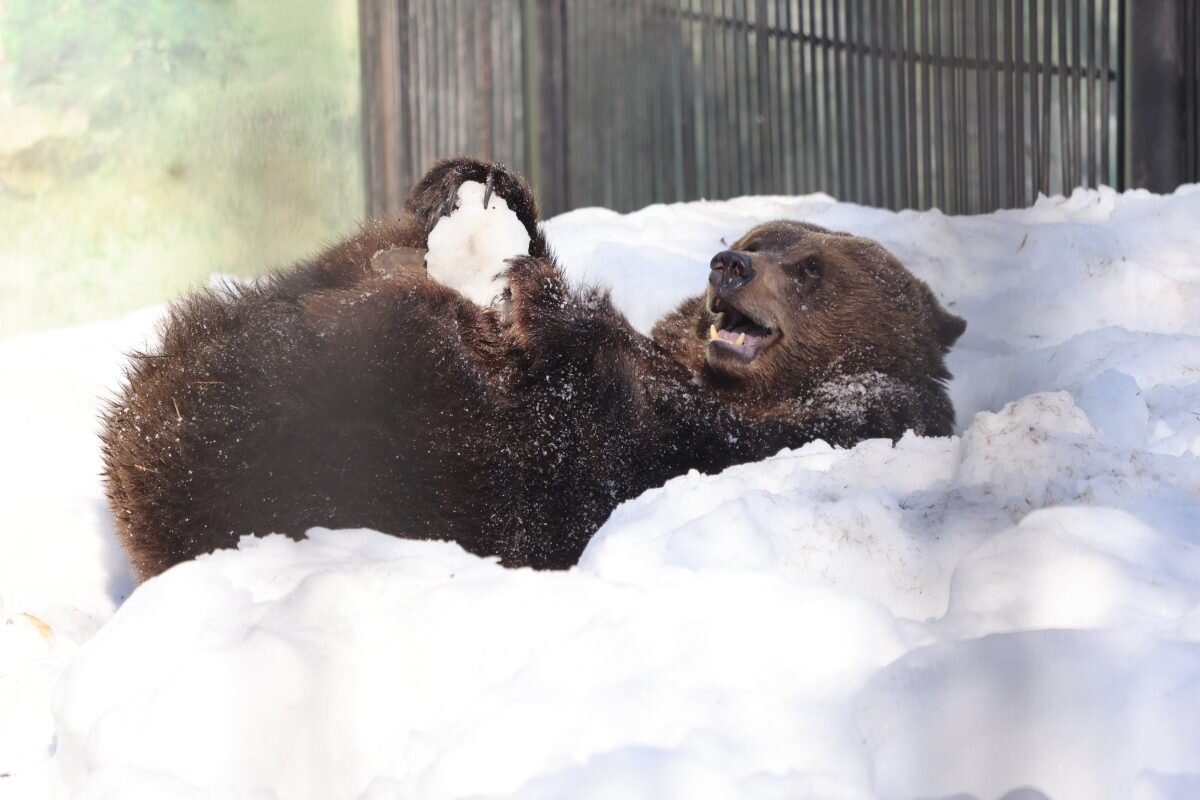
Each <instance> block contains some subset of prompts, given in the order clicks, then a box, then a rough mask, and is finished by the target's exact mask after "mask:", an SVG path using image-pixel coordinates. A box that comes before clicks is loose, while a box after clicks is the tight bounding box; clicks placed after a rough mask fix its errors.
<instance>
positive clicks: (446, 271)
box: [425, 181, 529, 306]
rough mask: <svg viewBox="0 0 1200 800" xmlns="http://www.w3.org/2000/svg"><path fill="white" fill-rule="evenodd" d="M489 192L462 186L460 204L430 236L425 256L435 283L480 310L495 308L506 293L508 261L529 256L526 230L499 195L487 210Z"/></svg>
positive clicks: (479, 185)
mask: <svg viewBox="0 0 1200 800" xmlns="http://www.w3.org/2000/svg"><path fill="white" fill-rule="evenodd" d="M484 191H485V189H484V185H483V184H482V183H478V182H476V181H464V182H463V184H462V185H461V186H459V187H458V205H457V206H456V207H455V209H454V211H453V212H452V213H451V214H450V215H449V216H445V217H442V218H441V219H440V220H438V223H437V224H436V225H434V226H433V230H432V231H430V232H429V250H428V252H427V253H426V255H425V266H426V267H427V268H428V270H429V276H430V277H431V278H433V279H434V280H436V281H438V282H439V283H442V284H444V285H446V286H449V287H450V288H451V289H457V290H458V291H460V292H462V293H463V295H465V296H466V297H467V298H468V299H469V300H472V301H474V302H476V303H478V304H479V305H481V306H486V305H491V303H492V302H493V301H495V300H497V299H498V298H499V297H500V296H501V293H502V292H503V291H504V288H505V286H506V282H505V280H504V277H503V273H504V269H505V264H504V261H505V259H508V258H512V257H513V256H518V255H528V253H529V232H528V231H526V230H525V226H524V225H522V224H521V221H520V220H519V219H517V215H516V214H515V213H513V212H512V211H510V210H509V208H508V203H507V202H505V200H504V198H502V197H500V196H499V195H497V194H495V193H493V194H492V196H491V198H490V200H489V201H488V206H487V208H484V207H483V195H484Z"/></svg>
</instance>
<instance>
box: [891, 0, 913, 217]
mask: <svg viewBox="0 0 1200 800" xmlns="http://www.w3.org/2000/svg"><path fill="white" fill-rule="evenodd" d="M890 5H891V7H892V10H893V12H895V14H896V16H893V17H892V20H891V22H892V24H891V25H889V26H888V31H889V34H890V35H889V37H888V41H889V44H890V46H891V51H892V72H893V74H894V75H895V80H896V83H895V90H896V123H897V124H896V131H897V136H896V152H895V156H894V157H895V159H896V167H897V172H899V173H900V174H899V187H898V188H899V191H898V192H897V194H896V197H895V198H894V200H893V202H894V203H895V205H894V206H893V207H894V208H904V207H908V206H909V202H908V167H909V164H908V135H909V133H910V131H909V129H908V75H907V71H906V64H905V61H906V59H905V52H904V18H905V17H906V16H908V9H907V8H906V0H892V2H891V3H890Z"/></svg>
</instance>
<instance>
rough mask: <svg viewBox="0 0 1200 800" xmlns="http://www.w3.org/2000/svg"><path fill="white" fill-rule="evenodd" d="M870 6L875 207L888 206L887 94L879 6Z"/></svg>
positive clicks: (873, 4) (872, 1)
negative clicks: (872, 59)
mask: <svg viewBox="0 0 1200 800" xmlns="http://www.w3.org/2000/svg"><path fill="white" fill-rule="evenodd" d="M869 2H870V4H871V35H870V42H871V55H872V58H874V60H875V64H874V67H875V68H874V73H875V76H874V80H872V82H871V100H872V101H874V102H872V109H871V112H872V115H871V138H872V139H874V140H875V163H874V164H871V167H872V169H871V172H872V173H874V178H875V200H874V203H875V205H878V206H884V207H887V206H888V204H889V203H888V201H889V199H890V198H889V196H888V180H887V162H888V158H886V157H884V149H883V145H884V140H886V138H887V133H886V131H887V121H886V120H884V118H883V97H884V95H886V94H887V91H886V90H884V86H883V70H884V67H883V26H882V25H881V24H880V4H878V0H869ZM889 155H890V154H889Z"/></svg>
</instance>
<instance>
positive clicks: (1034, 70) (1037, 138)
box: [1029, 0, 1042, 200]
mask: <svg viewBox="0 0 1200 800" xmlns="http://www.w3.org/2000/svg"><path fill="white" fill-rule="evenodd" d="M1038 2H1039V0H1029V158H1030V160H1029V178H1030V192H1029V199H1030V200H1032V199H1033V198H1034V197H1035V196H1036V195H1037V193H1038V190H1039V189H1040V187H1041V185H1042V116H1041V109H1042V104H1041V96H1040V92H1039V89H1040V88H1041V56H1040V55H1039V53H1040V50H1039V49H1038V45H1039V44H1040V42H1041V40H1040V39H1039V38H1038V22H1039V21H1040V20H1041V9H1040V8H1039V7H1038Z"/></svg>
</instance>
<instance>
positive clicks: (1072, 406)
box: [0, 186, 1200, 800]
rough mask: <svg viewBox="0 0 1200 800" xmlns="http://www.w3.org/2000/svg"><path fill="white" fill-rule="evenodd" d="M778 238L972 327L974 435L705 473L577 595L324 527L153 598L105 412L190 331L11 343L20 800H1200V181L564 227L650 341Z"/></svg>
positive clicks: (3, 680)
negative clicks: (103, 438)
mask: <svg viewBox="0 0 1200 800" xmlns="http://www.w3.org/2000/svg"><path fill="white" fill-rule="evenodd" d="M480 205H481V206H482V203H480ZM480 210H481V211H482V208H481V209H480ZM779 217H789V218H797V219H806V220H810V221H813V222H816V223H819V224H822V225H826V226H829V227H832V228H836V229H842V230H849V231H852V232H855V233H858V234H862V235H866V236H870V237H873V238H876V239H878V240H879V241H881V242H882V243H883V244H884V245H885V246H887V247H888V248H890V249H891V250H892V251H893V252H894V253H896V254H897V255H898V256H899V257H900V259H901V260H902V261H904V262H905V263H906V264H907V265H908V266H909V268H910V269H912V271H913V272H915V273H916V274H917V275H919V276H920V277H922V278H924V279H925V280H927V281H928V282H929V283H930V284H931V285H932V286H933V287H934V289H935V291H937V293H938V294H939V295H940V296H941V297H942V298H943V300H944V301H945V302H946V303H947V305H948V306H949V307H950V308H951V309H952V310H953V311H955V312H956V313H958V314H960V315H962V316H963V317H965V318H966V319H967V320H968V323H969V327H968V329H967V332H966V334H965V335H964V337H963V338H962V340H961V341H960V342H959V344H958V346H957V347H956V348H955V349H954V351H953V353H952V355H951V357H950V366H951V369H952V371H953V372H954V373H955V379H954V381H953V383H952V385H951V390H952V394H953V398H954V401H955V404H956V406H957V409H958V418H959V435H958V436H955V437H952V438H940V439H939V438H928V439H925V438H918V437H915V436H907V437H905V438H904V439H902V440H901V441H900V442H898V443H897V444H895V445H893V444H892V443H891V442H888V441H868V442H863V443H861V444H860V445H858V446H857V447H855V448H853V449H850V450H838V449H833V448H831V447H829V446H827V445H826V444H824V443H822V442H815V443H813V444H810V445H808V446H805V447H802V448H800V449H798V450H794V451H784V452H781V453H779V454H778V455H776V456H774V457H772V458H769V459H767V460H765V461H763V462H761V463H756V464H747V465H743V466H738V467H734V468H731V469H729V470H727V471H725V472H724V473H722V474H719V475H701V474H697V473H693V474H689V475H686V476H681V477H679V478H676V479H674V480H672V481H670V482H668V483H667V484H666V485H665V486H663V487H661V488H657V489H653V490H650V491H648V492H646V493H645V494H644V495H642V496H641V497H639V498H637V499H634V500H632V501H630V502H627V503H625V504H624V505H622V506H621V507H619V508H618V509H617V510H616V511H615V512H614V513H613V515H612V517H611V519H609V521H608V522H607V524H605V525H604V527H603V528H602V529H601V530H600V531H599V532H598V533H597V535H596V536H595V538H594V539H593V541H592V543H591V545H590V546H589V548H588V550H587V552H586V553H585V554H584V557H583V560H582V562H581V564H580V565H579V566H578V567H577V568H575V569H573V570H570V571H569V572H564V573H535V572H532V571H529V570H504V569H502V568H500V567H498V566H497V565H496V564H495V563H492V562H490V561H487V560H483V559H479V558H476V557H474V556H470V555H468V554H466V553H465V552H463V551H462V550H461V549H460V548H459V547H457V546H456V545H454V544H450V543H441V542H412V541H404V540H400V539H396V538H393V537H389V536H386V535H383V534H380V533H377V532H374V531H366V530H357V531H328V530H322V529H314V530H312V531H310V532H309V535H308V538H307V540H305V541H300V542H295V541H292V540H290V539H286V538H284V537H282V536H277V535H273V536H268V537H265V538H262V539H253V538H247V539H244V540H243V541H242V543H241V545H240V547H239V549H237V550H229V551H221V552H218V553H215V554H213V555H211V556H207V557H203V558H201V559H198V560H197V561H195V562H192V563H188V564H183V565H180V566H178V567H176V568H174V569H172V570H170V571H168V572H167V573H165V574H163V575H162V576H160V577H158V578H156V579H154V580H151V581H149V582H148V583H146V584H145V585H143V586H141V587H139V588H138V589H137V590H136V591H132V594H131V590H132V582H131V580H130V577H129V570H128V565H127V564H126V562H125V560H124V557H123V555H122V554H121V551H120V549H119V547H118V545H117V543H116V541H115V538H114V534H113V532H112V528H111V525H110V523H109V520H108V516H107V512H106V509H105V507H104V503H103V492H102V487H101V483H100V478H99V476H98V473H99V469H100V464H99V452H98V445H97V442H96V439H95V429H96V415H97V413H98V411H99V409H100V407H101V403H102V401H103V399H104V398H105V397H107V396H110V393H111V391H112V389H113V388H114V387H115V386H116V385H117V384H118V380H119V376H120V373H121V368H122V363H123V362H122V356H121V354H122V352H124V351H126V350H129V349H131V348H133V347H135V346H137V345H138V344H139V343H140V342H142V341H144V340H146V339H147V338H148V337H150V336H152V332H153V323H154V321H155V320H156V319H157V318H158V317H159V316H160V315H161V309H148V310H146V311H145V312H142V313H139V314H135V315H133V316H131V317H128V318H126V319H123V320H118V321H114V322H112V323H109V324H100V325H92V326H89V327H86V328H76V329H70V330H61V331H56V332H51V333H41V334H33V335H26V336H21V337H18V338H15V339H10V340H8V341H5V342H0V375H3V376H4V382H3V387H4V388H3V390H2V391H0V425H2V426H3V434H2V436H3V442H4V445H3V453H4V454H3V456H2V457H0V470H2V472H0V489H2V491H3V492H4V493H5V495H4V497H3V499H2V501H0V507H2V508H3V509H4V516H3V520H4V522H3V528H2V529H0V623H2V624H0V797H4V798H8V797H19V798H24V797H37V798H40V797H47V796H59V797H68V796H69V797H73V798H81V799H82V800H92V799H94V798H95V799H99V798H155V799H156V800H157V799H158V798H165V799H166V800H174V799H176V798H178V799H179V800H183V798H188V799H189V800H191V799H193V798H206V799H209V800H212V799H213V798H255V800H267V799H268V798H280V799H281V800H282V799H283V798H321V799H328V798H359V799H360V800H395V799H397V798H406V799H407V798H582V799H584V800H591V799H596V800H599V799H600V798H605V799H606V800H607V799H608V798H617V799H620V800H627V799H628V800H639V799H645V800H651V799H657V798H726V797H737V798H763V799H769V800H782V799H783V798H789V799H790V798H839V799H843V800H845V799H849V798H872V797H878V798H915V797H922V798H933V797H949V796H954V797H977V798H988V799H989V800H990V799H991V798H997V797H1001V796H1004V797H1006V798H1009V800H1015V799H1016V798H1025V799H1026V800H1028V799H1029V798H1039V797H1051V798H1089V799H1091V798H1125V797H1134V798H1142V799H1143V800H1149V799H1150V798H1156V799H1159V800H1161V799H1162V798H1175V799H1178V800H1182V798H1195V797H1198V796H1200V187H1195V186H1193V187H1184V188H1182V189H1180V190H1179V191H1177V192H1176V193H1175V194H1174V195H1170V196H1154V195H1150V194H1147V193H1144V192H1127V193H1124V194H1117V193H1115V192H1113V191H1110V190H1107V189H1101V190H1099V191H1082V190H1081V191H1077V192H1075V193H1074V194H1073V195H1072V196H1071V197H1069V198H1062V197H1057V198H1044V199H1041V200H1039V201H1038V202H1037V204H1036V205H1034V206H1033V207H1032V208H1029V209H1026V210H1021V211H1009V212H1001V213H997V214H991V215H986V216H973V217H947V216H944V215H942V214H940V213H938V212H936V211H933V212H927V213H915V212H902V213H892V212H888V211H881V210H875V209H869V208H862V207H859V206H855V205H851V204H846V203H838V202H835V201H833V200H832V199H830V198H828V197H825V196H808V197H801V198H782V197H759V198H742V199H738V200H733V201H729V202H697V203H689V204H680V205H671V206H664V205H659V206H652V207H649V208H646V209H644V210H642V211H639V212H637V213H633V214H627V215H619V214H615V213H612V212H609V211H605V210H600V209H587V210H581V211H576V212H572V213H569V214H565V215H563V216H560V217H558V218H556V219H554V220H551V221H550V222H549V223H548V225H547V229H548V234H549V237H550V239H551V243H552V245H553V247H554V248H555V250H556V251H557V253H558V254H559V256H560V257H561V259H562V261H563V262H564V264H565V265H566V266H567V268H568V270H569V271H570V273H571V275H572V277H573V279H576V280H580V281H585V280H586V281H596V282H602V283H605V284H607V285H610V286H611V287H612V288H613V293H614V296H615V298H616V301H617V302H618V304H619V305H620V307H621V308H623V309H624V310H625V312H626V313H627V314H628V316H629V318H630V319H631V321H632V322H633V323H634V324H635V325H637V326H638V327H639V328H640V329H642V330H646V329H648V327H649V326H650V325H651V324H652V322H653V320H654V319H655V318H656V317H657V316H658V315H660V314H661V313H663V312H664V311H666V310H668V309H670V308H671V307H672V306H674V305H675V304H676V303H677V302H678V301H679V300H681V299H682V298H683V297H685V296H686V295H688V294H690V293H693V292H696V291H699V290H700V289H701V288H702V287H703V285H704V279H705V275H706V271H707V263H708V259H709V257H710V256H711V255H712V254H713V253H714V252H716V251H718V250H720V249H723V247H724V243H725V242H732V241H733V240H734V238H735V237H737V236H739V235H741V234H742V233H744V232H745V231H746V230H747V229H748V228H750V227H751V226H752V225H753V224H755V223H758V222H762V221H765V220H768V219H772V218H779Z"/></svg>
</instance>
